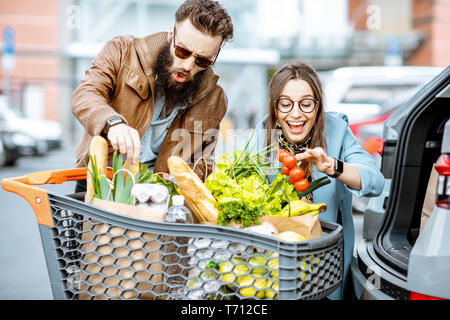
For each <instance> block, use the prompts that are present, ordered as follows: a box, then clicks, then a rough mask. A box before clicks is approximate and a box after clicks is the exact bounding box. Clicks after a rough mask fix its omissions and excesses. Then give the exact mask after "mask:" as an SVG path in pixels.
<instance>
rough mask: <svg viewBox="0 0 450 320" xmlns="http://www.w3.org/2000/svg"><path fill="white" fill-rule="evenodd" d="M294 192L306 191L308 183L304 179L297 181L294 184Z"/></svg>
mask: <svg viewBox="0 0 450 320" xmlns="http://www.w3.org/2000/svg"><path fill="white" fill-rule="evenodd" d="M294 187H295V190H297V191H300V192H303V191H305V190H306V189H308V187H309V182H308V180H306V179H301V180H298V181H297V182H296V183H295V184H294Z"/></svg>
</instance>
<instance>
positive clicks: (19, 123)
mask: <svg viewBox="0 0 450 320" xmlns="http://www.w3.org/2000/svg"><path fill="white" fill-rule="evenodd" d="M0 120H1V121H3V123H4V129H5V130H7V131H10V132H18V133H22V134H23V136H28V137H31V138H32V139H34V144H35V146H34V155H43V154H45V153H47V151H49V150H52V149H58V148H60V147H61V145H62V139H63V138H62V128H61V124H60V123H59V122H57V121H50V120H44V119H34V118H29V117H26V116H25V115H24V114H22V113H21V112H20V111H19V110H18V109H17V108H13V107H11V106H9V105H8V104H7V103H6V99H5V97H4V96H0Z"/></svg>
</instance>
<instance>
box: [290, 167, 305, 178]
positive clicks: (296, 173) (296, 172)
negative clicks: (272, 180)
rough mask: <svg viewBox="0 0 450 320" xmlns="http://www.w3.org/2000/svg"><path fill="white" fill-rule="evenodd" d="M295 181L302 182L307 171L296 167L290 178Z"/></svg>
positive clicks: (292, 170)
mask: <svg viewBox="0 0 450 320" xmlns="http://www.w3.org/2000/svg"><path fill="white" fill-rule="evenodd" d="M291 177H292V180H293V181H298V180H301V179H303V178H304V177H305V171H304V170H303V169H302V168H298V167H294V168H292V169H291V171H289V178H291Z"/></svg>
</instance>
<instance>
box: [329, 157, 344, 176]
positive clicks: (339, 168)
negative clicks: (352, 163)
mask: <svg viewBox="0 0 450 320" xmlns="http://www.w3.org/2000/svg"><path fill="white" fill-rule="evenodd" d="M342 172H344V162H342V161H341V160H339V159H336V158H334V174H332V175H330V177H332V178H337V177H339V176H340V175H341V174H342Z"/></svg>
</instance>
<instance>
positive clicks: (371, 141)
mask: <svg viewBox="0 0 450 320" xmlns="http://www.w3.org/2000/svg"><path fill="white" fill-rule="evenodd" d="M382 146H383V139H381V138H380V137H368V138H366V139H365V140H364V141H363V143H362V147H363V149H364V150H366V151H367V152H368V153H370V154H371V155H374V154H376V153H377V152H379V150H380V148H381V147H382Z"/></svg>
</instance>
